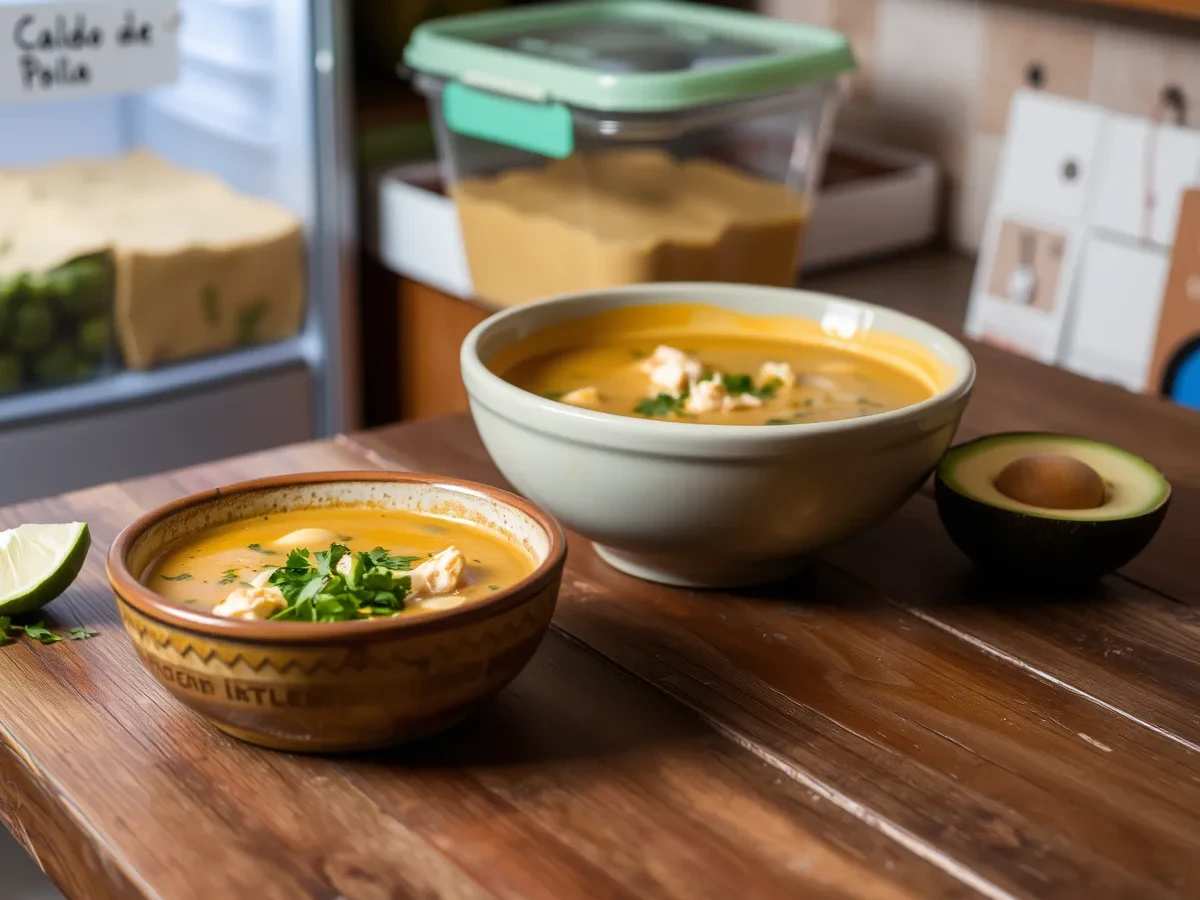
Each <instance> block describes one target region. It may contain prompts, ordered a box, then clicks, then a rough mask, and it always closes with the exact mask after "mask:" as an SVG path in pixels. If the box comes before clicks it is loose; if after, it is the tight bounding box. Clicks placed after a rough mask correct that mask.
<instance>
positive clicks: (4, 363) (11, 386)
mask: <svg viewBox="0 0 1200 900" xmlns="http://www.w3.org/2000/svg"><path fill="white" fill-rule="evenodd" d="M20 389H21V357H19V356H17V355H16V354H15V353H0V394H12V393H14V392H16V391H19V390H20Z"/></svg>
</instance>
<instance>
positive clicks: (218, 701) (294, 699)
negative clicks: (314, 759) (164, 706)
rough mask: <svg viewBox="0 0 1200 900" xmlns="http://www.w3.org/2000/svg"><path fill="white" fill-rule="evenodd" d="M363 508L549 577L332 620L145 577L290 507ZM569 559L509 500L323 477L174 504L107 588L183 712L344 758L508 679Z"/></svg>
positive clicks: (485, 493)
mask: <svg viewBox="0 0 1200 900" xmlns="http://www.w3.org/2000/svg"><path fill="white" fill-rule="evenodd" d="M359 504H365V505H371V506H375V507H378V508H379V509H380V510H383V511H386V510H389V509H392V510H413V511H416V512H426V513H432V514H435V515H444V516H451V517H454V518H458V519H465V520H468V521H471V522H474V523H476V524H478V525H481V526H483V527H485V528H487V529H489V530H491V531H492V532H493V533H495V534H497V535H499V536H501V537H503V538H504V539H505V540H507V541H511V542H513V543H515V544H517V545H519V546H521V547H523V548H524V549H525V550H526V551H527V552H529V553H530V554H532V556H533V557H534V559H535V560H537V563H538V564H537V568H536V569H535V570H534V572H533V573H532V574H531V575H529V576H528V577H527V578H525V579H524V580H523V581H520V582H518V583H517V584H514V585H511V586H508V587H504V588H501V589H500V590H498V591H496V592H495V594H493V595H491V596H490V597H488V598H487V599H486V600H483V601H476V602H474V603H468V604H465V605H463V606H460V607H456V608H454V609H448V610H442V611H439V612H430V613H425V614H422V615H420V616H411V617H409V616H402V617H398V618H393V619H370V620H362V621H355V622H333V623H300V622H248V621H241V620H233V619H223V618H219V617H217V616H213V615H209V614H207V613H205V612H203V611H200V610H192V609H190V608H188V607H186V606H181V605H179V604H177V603H174V602H171V601H169V600H166V599H165V598H163V597H160V596H159V595H157V594H155V593H154V592H153V591H152V590H150V589H149V588H148V587H146V586H145V585H144V584H142V583H141V581H140V577H141V575H142V573H143V572H144V571H145V570H146V569H147V567H148V566H149V565H150V563H151V562H152V561H153V560H154V559H155V558H156V557H157V556H158V554H159V553H161V552H162V550H163V549H164V548H165V547H166V546H167V545H168V544H169V543H171V542H173V541H175V540H177V539H178V538H180V537H183V536H185V535H188V534H191V533H194V532H198V531H201V530H204V529H206V528H210V527H212V526H215V525H220V524H223V523H226V522H231V521H237V520H240V519H245V518H250V517H253V516H259V515H269V514H271V513H275V512H280V511H283V510H292V509H298V508H312V507H320V506H340V505H359ZM565 557H566V541H565V539H564V538H563V534H562V530H561V529H560V528H559V526H558V523H557V522H555V521H554V519H553V518H551V517H550V516H549V515H547V514H546V513H545V512H542V511H541V510H540V509H538V508H537V507H535V506H533V505H531V504H529V503H527V502H526V501H524V500H522V499H520V498H519V497H515V496H513V495H512V494H508V493H506V492H504V491H500V490H496V489H495V488H490V487H485V486H484V485H480V484H472V483H470V482H465V481H455V480H452V479H447V478H439V477H436V476H429V475H413V474H408V473H399V472H325V473H315V474H304V475H288V476H280V477H275V478H261V479H258V480H255V481H247V482H243V483H241V484H234V485H230V486H229V487H225V488H217V489H216V490H212V491H206V492H204V493H201V494H194V495H192V496H190V497H184V498H183V499H181V500H176V501H175V502H174V503H169V504H167V505H166V506H163V507H161V508H159V509H157V510H155V511H154V512H151V513H149V514H147V515H145V516H143V517H142V518H140V519H138V520H137V521H136V522H134V523H133V524H132V525H130V526H129V527H128V528H126V529H125V530H124V531H123V532H121V534H120V535H119V536H118V537H117V539H116V541H115V542H114V543H113V545H112V548H111V549H110V550H109V553H108V579H109V581H110V582H111V584H112V587H113V590H114V591H115V592H116V596H117V607H118V609H119V611H120V613H121V618H122V620H123V621H124V623H125V630H126V632H127V633H128V635H129V637H130V639H131V640H132V641H133V645H134V647H135V648H136V650H137V652H138V656H139V657H141V660H142V664H143V665H144V666H145V667H146V669H147V670H149V672H150V673H151V674H152V675H153V676H154V677H155V678H156V679H158V681H159V683H160V684H162V685H163V687H165V688H166V689H167V690H169V691H170V692H171V693H172V694H174V695H175V697H176V698H177V699H178V700H179V701H180V702H182V703H183V704H185V705H186V706H188V707H190V708H191V709H193V710H195V711H196V712H198V713H200V715H202V716H204V717H205V718H207V719H208V720H209V721H211V722H212V723H213V724H214V725H216V726H217V727H218V728H220V729H222V730H224V731H226V732H228V733H229V734H232V735H234V736H235V737H238V738H241V739H243V740H246V741H249V742H251V743H254V744H261V745H262V746H265V747H271V748H274V749H278V750H291V751H300V752H314V753H316V752H343V751H351V750H367V749H372V748H377V747H383V746H388V745H391V744H396V743H400V742H403V741H408V740H412V739H414V738H418V737H422V736H424V735H428V734H431V733H433V732H436V731H439V730H441V729H443V728H446V727H448V726H450V725H452V724H454V723H455V722H457V721H458V720H459V719H461V718H463V717H464V716H465V715H467V714H468V713H469V712H470V711H471V710H472V709H473V708H475V707H476V706H478V705H479V704H481V703H482V702H483V701H485V700H486V699H487V698H489V697H491V696H492V695H494V694H495V693H497V692H498V691H500V690H501V689H502V688H503V687H504V686H505V685H506V684H508V682H509V681H511V680H512V679H513V678H514V677H515V676H516V675H517V673H518V672H520V671H521V669H523V668H524V667H525V664H526V663H528V662H529V659H530V657H532V656H533V653H534V651H535V650H536V649H537V646H538V644H539V643H541V640H542V637H543V635H545V633H546V629H547V628H549V626H550V616H551V614H552V613H553V612H554V604H555V601H556V600H557V598H558V589H559V584H560V582H561V580H562V569H563V561H564V559H565Z"/></svg>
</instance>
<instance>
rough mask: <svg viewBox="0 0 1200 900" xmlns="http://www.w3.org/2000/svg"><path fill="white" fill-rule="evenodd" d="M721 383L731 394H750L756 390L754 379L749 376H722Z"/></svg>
mask: <svg viewBox="0 0 1200 900" xmlns="http://www.w3.org/2000/svg"><path fill="white" fill-rule="evenodd" d="M721 382H722V383H723V384H724V385H725V390H727V391H729V393H731V394H749V393H750V392H751V391H753V390H754V379H753V378H751V377H750V376H749V375H722V376H721Z"/></svg>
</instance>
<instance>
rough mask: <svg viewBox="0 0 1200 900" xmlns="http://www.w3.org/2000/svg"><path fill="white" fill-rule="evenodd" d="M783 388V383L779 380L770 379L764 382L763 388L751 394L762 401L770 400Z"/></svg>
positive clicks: (756, 389)
mask: <svg viewBox="0 0 1200 900" xmlns="http://www.w3.org/2000/svg"><path fill="white" fill-rule="evenodd" d="M781 387H783V382H782V381H780V380H779V379H778V378H768V379H767V380H766V381H764V382H763V386H762V387H760V388H755V389H754V390H752V391H750V393H751V394H753V395H754V396H755V397H758V398H759V399H760V400H770V399H771V398H772V397H774V396H775V392H776V391H778V390H779V389H780V388H781Z"/></svg>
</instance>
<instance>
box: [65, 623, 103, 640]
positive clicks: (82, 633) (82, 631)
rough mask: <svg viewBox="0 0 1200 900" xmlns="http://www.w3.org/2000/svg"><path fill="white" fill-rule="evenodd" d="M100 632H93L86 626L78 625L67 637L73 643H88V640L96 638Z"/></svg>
mask: <svg viewBox="0 0 1200 900" xmlns="http://www.w3.org/2000/svg"><path fill="white" fill-rule="evenodd" d="M97 634H98V632H95V631H92V629H90V628H88V627H87V626H86V625H76V626H75V627H74V628H71V629H70V630H69V631H68V632H67V637H69V638H70V639H71V640H73V641H86V640H87V639H88V638H94V637H95V636H96V635H97Z"/></svg>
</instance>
